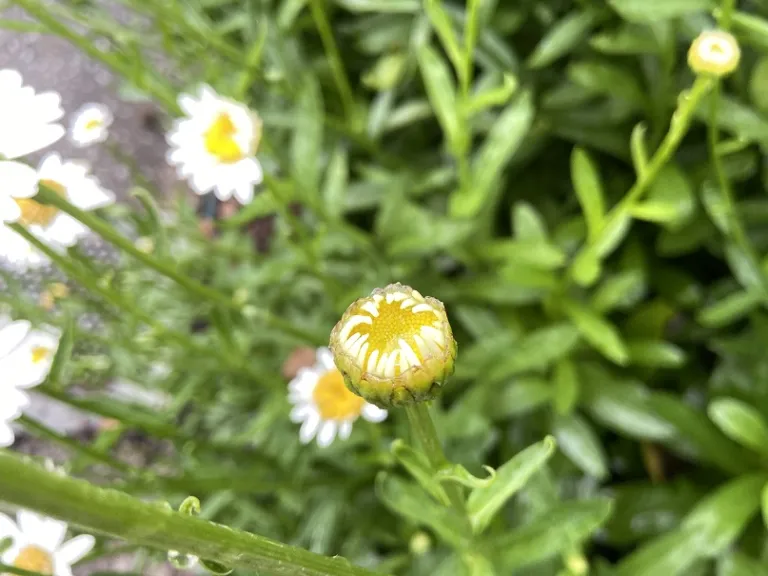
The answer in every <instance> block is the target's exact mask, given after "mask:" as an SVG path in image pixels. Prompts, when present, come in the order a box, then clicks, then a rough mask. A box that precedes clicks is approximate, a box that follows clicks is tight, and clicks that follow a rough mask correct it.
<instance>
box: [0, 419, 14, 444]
mask: <svg viewBox="0 0 768 576" xmlns="http://www.w3.org/2000/svg"><path fill="white" fill-rule="evenodd" d="M14 440H15V436H14V434H13V429H12V428H11V426H10V424H9V423H8V422H3V420H2V419H0V448H8V447H9V446H11V445H13V442H14Z"/></svg>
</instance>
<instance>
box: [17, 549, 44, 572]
mask: <svg viewBox="0 0 768 576" xmlns="http://www.w3.org/2000/svg"><path fill="white" fill-rule="evenodd" d="M13 566H14V568H21V569H22V570H31V571H33V572H38V573H40V574H46V575H50V574H53V558H51V555H50V553H49V552H47V551H45V550H43V549H42V548H40V547H38V546H27V547H25V548H22V549H21V551H20V552H19V555H18V556H16V560H14V561H13Z"/></svg>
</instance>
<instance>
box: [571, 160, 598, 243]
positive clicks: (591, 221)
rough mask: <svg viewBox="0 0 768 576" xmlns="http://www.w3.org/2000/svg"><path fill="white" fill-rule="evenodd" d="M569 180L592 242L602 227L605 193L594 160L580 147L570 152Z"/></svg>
mask: <svg viewBox="0 0 768 576" xmlns="http://www.w3.org/2000/svg"><path fill="white" fill-rule="evenodd" d="M571 181H572V182H573V189H574V190H575V192H576V196H577V197H578V199H579V204H581V210H582V212H583V213H584V218H585V219H586V221H587V232H588V234H589V239H590V241H591V242H594V240H595V239H596V238H597V237H598V235H599V234H600V230H601V228H602V227H603V218H604V217H605V199H604V196H605V194H604V193H603V185H602V183H601V182H600V174H599V173H598V171H597V168H596V167H595V164H594V162H593V161H592V159H591V158H590V157H589V155H588V154H587V153H586V152H585V151H584V150H582V149H581V148H574V149H573V153H572V154H571Z"/></svg>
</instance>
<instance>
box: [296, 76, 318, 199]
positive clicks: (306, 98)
mask: <svg viewBox="0 0 768 576" xmlns="http://www.w3.org/2000/svg"><path fill="white" fill-rule="evenodd" d="M296 108H297V110H296V116H295V128H294V133H293V142H292V145H291V161H292V162H291V164H292V170H293V175H294V178H295V180H296V182H297V183H298V189H299V193H300V194H301V195H303V196H309V195H313V194H316V193H317V190H318V187H319V185H320V154H321V153H322V151H323V116H324V113H323V96H322V92H321V90H320V86H319V85H318V82H317V79H315V77H314V76H311V75H307V76H305V78H304V82H303V84H302V86H301V88H300V89H299V94H298V102H297V104H296Z"/></svg>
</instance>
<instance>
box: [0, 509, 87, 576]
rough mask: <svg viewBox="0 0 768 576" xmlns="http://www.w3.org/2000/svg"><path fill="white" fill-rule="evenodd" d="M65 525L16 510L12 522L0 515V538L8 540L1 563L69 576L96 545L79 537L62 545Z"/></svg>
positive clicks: (65, 532) (53, 574)
mask: <svg viewBox="0 0 768 576" xmlns="http://www.w3.org/2000/svg"><path fill="white" fill-rule="evenodd" d="M66 535H67V523H66V522H61V521H59V520H55V519H53V518H46V517H45V516H40V515H38V514H35V513H34V512H30V511H28V510H19V512H18V513H17V514H16V522H14V521H13V520H11V519H10V518H9V517H8V516H6V515H5V514H0V539H4V538H10V539H11V541H12V544H11V547H10V548H9V549H8V550H6V551H5V552H4V553H3V554H2V561H3V564H7V565H9V566H14V567H15V568H21V569H24V570H32V571H34V572H39V573H41V574H49V575H50V576H72V565H73V564H75V563H76V562H78V561H79V560H81V559H82V558H83V557H85V556H86V555H87V554H88V553H89V552H90V551H91V550H92V549H93V546H94V544H95V543H96V541H95V539H94V537H93V536H91V535H89V534H82V535H80V536H75V537H74V538H72V539H71V540H69V541H67V542H64V538H65V537H66Z"/></svg>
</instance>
